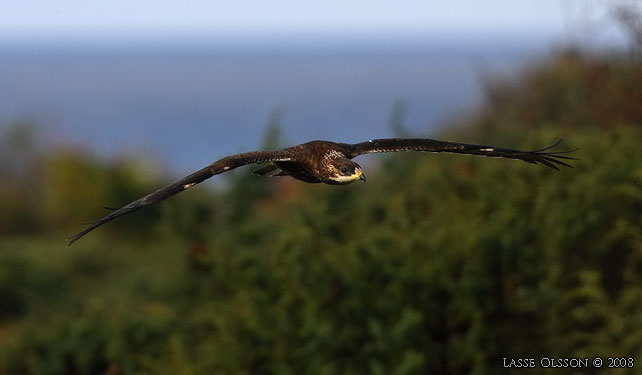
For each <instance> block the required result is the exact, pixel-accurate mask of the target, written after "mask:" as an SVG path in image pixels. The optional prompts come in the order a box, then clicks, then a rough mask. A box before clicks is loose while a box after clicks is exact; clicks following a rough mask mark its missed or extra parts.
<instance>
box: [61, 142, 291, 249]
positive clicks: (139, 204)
mask: <svg viewBox="0 0 642 375" xmlns="http://www.w3.org/2000/svg"><path fill="white" fill-rule="evenodd" d="M289 160H292V156H291V155H290V153H289V152H288V151H287V150H279V151H255V152H246V153H243V154H238V155H232V156H228V157H225V158H223V159H220V160H218V161H216V162H214V163H212V164H210V165H208V166H207V167H205V168H203V169H201V170H200V171H197V172H194V173H192V174H190V175H189V176H186V177H183V178H182V179H180V180H178V181H176V182H174V183H173V184H171V185H169V186H166V187H164V188H162V189H159V190H156V191H155V192H153V193H150V194H147V195H146V196H144V197H142V198H139V199H137V200H135V201H133V202H131V203H129V204H127V205H125V206H123V207H121V208H119V209H117V210H115V211H113V212H111V213H110V214H109V215H107V216H105V217H103V218H102V219H100V220H98V221H95V222H93V223H91V224H89V226H88V227H87V228H85V230H83V231H82V232H80V233H78V234H76V235H74V236H73V237H71V238H70V239H69V243H67V246H69V245H71V244H73V243H74V242H76V241H78V240H79V239H80V238H81V237H82V236H84V235H86V234H87V233H89V232H91V231H92V230H94V229H96V228H98V227H99V226H101V225H103V224H105V223H106V222H108V221H111V220H114V219H115V218H117V217H120V216H123V215H127V214H128V213H130V212H134V211H136V210H138V209H140V208H143V207H145V206H149V205H151V204H154V203H157V202H160V201H162V200H163V199H166V198H169V197H171V196H172V195H174V194H178V193H180V192H182V191H184V190H186V189H188V188H190V187H192V186H194V185H196V184H198V183H200V182H202V181H204V180H207V179H208V178H210V177H212V176H214V175H217V174H219V173H223V172H227V171H230V170H232V169H234V168H238V167H242V166H244V165H248V164H258V163H265V162H274V161H289Z"/></svg>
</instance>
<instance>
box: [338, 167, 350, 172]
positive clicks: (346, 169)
mask: <svg viewBox="0 0 642 375" xmlns="http://www.w3.org/2000/svg"><path fill="white" fill-rule="evenodd" d="M340 170H341V173H343V174H348V168H346V167H341V169H340Z"/></svg>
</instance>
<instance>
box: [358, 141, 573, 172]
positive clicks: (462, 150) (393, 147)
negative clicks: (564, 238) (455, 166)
mask: <svg viewBox="0 0 642 375" xmlns="http://www.w3.org/2000/svg"><path fill="white" fill-rule="evenodd" d="M560 142H562V140H561V139H560V140H559V141H557V142H555V143H554V144H552V145H550V146H548V147H544V148H541V149H538V150H533V151H521V150H513V149H510V148H503V147H495V146H483V145H473V144H467V143H457V142H445V141H438V140H436V139H428V138H405V139H404V138H389V139H374V140H372V141H367V142H361V143H356V144H353V145H349V146H350V147H349V154H350V155H348V157H350V158H354V157H355V156H357V155H362V154H373V153H378V152H399V151H427V152H450V153H455V154H466V155H480V156H488V157H495V158H508V159H519V160H523V161H525V162H528V163H532V164H538V163H541V164H544V165H545V166H547V167H551V168H554V169H558V170H559V168H558V166H564V167H569V168H572V166H571V165H569V164H568V163H566V162H564V160H577V158H573V157H570V156H566V155H564V154H568V153H571V152H574V151H576V150H568V151H555V152H550V151H548V150H550V149H552V148H553V147H555V146H557V145H559V144H560Z"/></svg>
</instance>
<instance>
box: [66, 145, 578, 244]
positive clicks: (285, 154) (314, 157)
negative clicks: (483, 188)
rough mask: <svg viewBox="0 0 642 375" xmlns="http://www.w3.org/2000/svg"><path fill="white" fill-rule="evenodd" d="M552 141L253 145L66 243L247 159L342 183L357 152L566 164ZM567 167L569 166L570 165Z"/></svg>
mask: <svg viewBox="0 0 642 375" xmlns="http://www.w3.org/2000/svg"><path fill="white" fill-rule="evenodd" d="M561 141H562V140H561V139H560V140H559V141H557V142H556V143H554V144H552V145H550V146H548V147H545V148H542V149H538V150H533V151H520V150H513V149H510V148H502V147H494V146H483V145H474V144H466V143H457V142H446V141H438V140H435V139H425V138H389V139H375V140H371V141H366V142H361V143H356V144H348V143H336V142H329V141H311V142H307V143H302V144H300V145H297V146H292V147H288V148H284V149H281V150H275V151H253V152H246V153H242V154H236V155H231V156H226V157H224V158H222V159H219V160H217V161H215V162H214V163H212V164H210V165H208V166H207V167H205V168H203V169H201V170H199V171H196V172H194V173H192V174H190V175H189V176H186V177H184V178H182V179H180V180H178V181H176V182H174V183H173V184H171V185H169V186H166V187H164V188H162V189H159V190H156V191H155V192H153V193H150V194H148V195H146V196H144V197H142V198H139V199H137V200H135V201H133V202H131V203H129V204H127V205H125V206H123V207H121V208H119V209H117V210H114V211H113V212H111V213H110V214H108V215H107V216H105V217H103V218H101V219H99V220H98V221H95V222H93V223H91V224H89V226H88V227H87V228H86V229H85V230H83V231H82V232H80V233H78V234H76V235H74V236H73V237H71V238H70V240H69V243H68V244H67V246H69V245H71V244H73V243H74V242H76V241H77V240H78V239H80V238H81V237H83V236H84V235H86V234H87V233H89V232H91V231H92V230H94V229H96V228H97V227H99V226H101V225H103V224H105V223H107V222H108V221H111V220H114V219H116V218H117V217H120V216H123V215H126V214H129V213H131V212H133V211H136V210H138V209H140V208H143V207H145V206H149V205H151V204H154V203H158V202H160V201H162V200H164V199H166V198H169V197H171V196H172V195H174V194H178V193H180V192H182V191H184V190H187V189H189V188H190V187H192V186H194V185H196V184H198V183H200V182H203V181H204V180H206V179H208V178H210V177H212V176H214V175H217V174H220V173H223V172H227V171H231V170H232V169H235V168H238V167H242V166H245V165H249V164H265V165H264V166H262V167H261V168H259V169H258V170H256V171H254V173H255V174H256V175H259V176H290V177H293V178H295V179H297V180H301V181H304V182H309V183H320V182H323V183H326V184H331V185H345V184H349V183H351V182H354V181H364V182H365V181H366V175H365V174H364V173H363V171H362V170H361V166H360V165H359V164H357V163H355V162H354V161H352V159H353V158H355V157H356V156H359V155H363V154H374V153H381V152H399V151H424V152H449V153H455V154H466V155H479V156H487V157H497V158H507V159H517V160H523V161H525V162H528V163H531V164H543V165H545V166H547V167H550V168H554V169H558V170H559V168H558V166H564V167H571V165H569V164H567V163H566V162H565V161H564V160H577V159H576V158H573V157H570V156H567V155H565V154H568V153H570V152H573V151H576V150H568V151H556V152H551V151H549V150H550V149H552V148H553V147H555V146H557V145H558V144H559V143H560V142H561ZM571 168H572V167H571Z"/></svg>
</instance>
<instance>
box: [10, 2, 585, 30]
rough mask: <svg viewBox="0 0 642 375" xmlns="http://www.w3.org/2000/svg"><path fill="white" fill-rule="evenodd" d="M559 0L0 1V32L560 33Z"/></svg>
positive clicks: (560, 14) (561, 17)
mask: <svg viewBox="0 0 642 375" xmlns="http://www.w3.org/2000/svg"><path fill="white" fill-rule="evenodd" d="M580 1H590V0H580ZM560 2H567V3H568V2H570V3H573V0H518V1H516V0H485V1H473V0H464V1H461V0H460V1H454V0H453V1H443V0H441V1H435V0H396V1H392V0H386V1H373V0H354V1H349V0H324V1H300V0H299V1H294V0H266V1H259V0H234V1H230V0H224V1H218V0H182V1H167V0H133V1H132V0H110V1H100V0H98V1H96V0H56V1H43V0H20V1H3V2H2V5H0V38H2V36H4V38H7V37H9V38H11V37H33V36H36V37H38V36H49V37H50V36H78V35H101V36H119V35H139V36H155V35H161V36H162V35H182V34H185V35H193V34H205V35H208V34H212V35H216V34H233V35H234V34H236V35H238V34H240V35H243V34H263V33H274V34H291V33H298V34H313V35H314V34H317V35H318V34H324V33H336V34H341V33H355V34H376V33H382V34H390V33H398V34H422V33H424V34H425V33H431V32H436V31H438V32H442V33H443V32H445V33H460V34H476V33H480V32H483V33H492V34H497V33H514V32H516V33H543V34H550V35H551V36H556V35H557V36H559V35H561V34H563V33H564V28H565V25H564V23H565V20H564V17H563V15H562V8H563V4H562V6H561V3H560ZM572 6H573V5H572V4H571V7H572ZM567 8H568V7H567Z"/></svg>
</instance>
